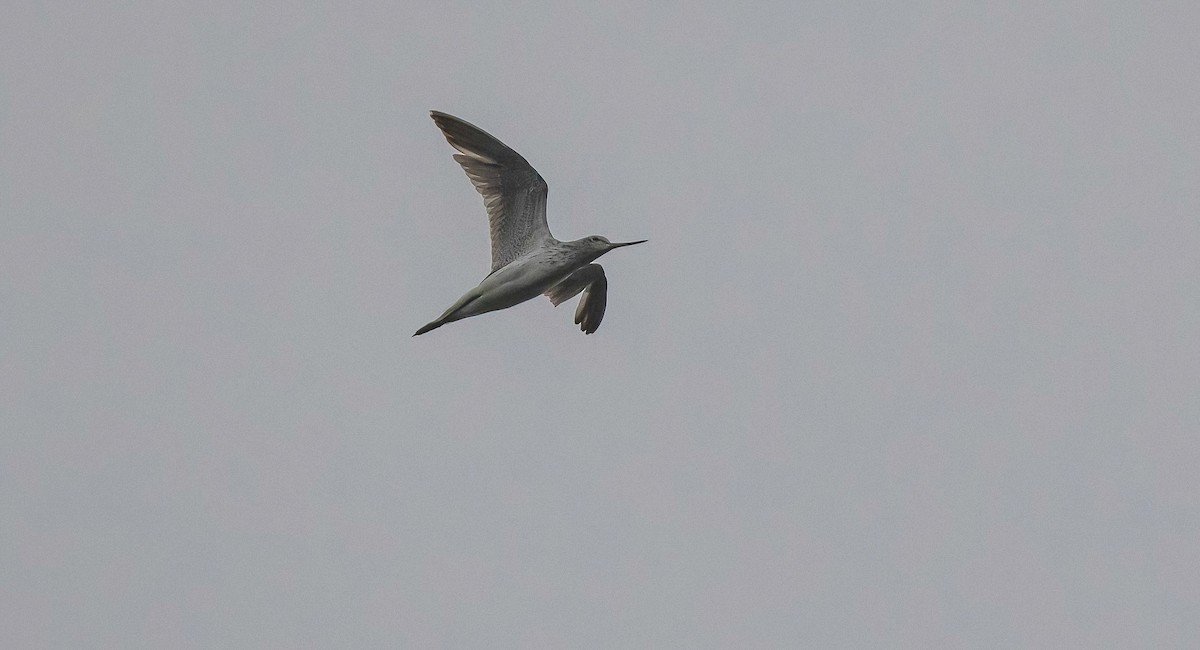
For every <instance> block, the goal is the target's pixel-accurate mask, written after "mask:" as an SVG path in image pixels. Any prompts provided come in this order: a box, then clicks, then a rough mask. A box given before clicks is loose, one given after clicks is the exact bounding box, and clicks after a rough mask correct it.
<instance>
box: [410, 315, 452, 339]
mask: <svg viewBox="0 0 1200 650" xmlns="http://www.w3.org/2000/svg"><path fill="white" fill-rule="evenodd" d="M445 324H446V321H444V320H442V319H440V318H439V319H437V320H435V321H433V322H432V323H429V324H427V325H425V326H424V327H422V328H421V329H419V330H417V333H416V334H413V336H420V335H422V334H424V333H425V332H428V331H430V330H435V329H437V328H439V327H441V326H442V325H445Z"/></svg>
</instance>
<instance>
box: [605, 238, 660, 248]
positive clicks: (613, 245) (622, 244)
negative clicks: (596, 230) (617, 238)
mask: <svg viewBox="0 0 1200 650" xmlns="http://www.w3.org/2000/svg"><path fill="white" fill-rule="evenodd" d="M648 241H650V240H649V239H639V240H637V241H624V242H617V243H610V244H609V245H608V248H609V250H612V249H614V248H620V247H622V246H633V245H634V244H645V243H646V242H648Z"/></svg>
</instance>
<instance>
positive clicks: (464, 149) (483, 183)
mask: <svg viewBox="0 0 1200 650" xmlns="http://www.w3.org/2000/svg"><path fill="white" fill-rule="evenodd" d="M430 115H431V116H432V117H433V122H434V123H435V124H437V126H438V128H439V129H441V130H442V135H444V136H445V137H446V141H447V142H449V143H450V146H452V147H454V149H455V150H457V151H458V152H459V153H456V154H454V160H455V161H457V162H458V164H459V165H461V166H462V168H463V171H464V172H466V173H467V178H469V179H470V180H471V184H472V185H474V186H475V189H476V190H478V191H479V194H480V195H482V196H483V205H484V207H485V208H486V209H487V213H488V222H489V225H490V231H491V241H492V270H493V271H495V270H496V269H499V268H502V267H504V266H505V265H507V264H508V263H509V262H511V261H513V260H514V259H516V258H518V257H520V256H521V255H522V254H524V253H526V252H528V251H529V250H531V249H533V248H535V247H537V246H538V245H539V244H541V243H542V242H543V241H545V240H546V239H548V238H552V236H551V234H550V228H549V227H548V226H547V225H546V195H547V192H548V188H547V186H546V181H545V180H543V179H542V177H541V175H539V174H538V173H537V170H535V169H534V168H533V167H532V166H531V165H530V164H529V162H528V161H526V160H525V159H524V158H522V157H521V154H519V153H517V152H516V151H513V150H512V149H511V148H509V147H508V145H506V144H504V143H503V142H501V141H500V140H498V139H496V138H495V137H493V136H491V135H489V134H488V133H487V132H486V131H484V130H483V129H480V128H479V127H477V126H475V125H473V124H471V123H469V122H466V121H464V120H461V119H459V118H457V117H454V116H453V115H447V114H445V113H442V112H439V111H430Z"/></svg>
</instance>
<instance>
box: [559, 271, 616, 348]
mask: <svg viewBox="0 0 1200 650" xmlns="http://www.w3.org/2000/svg"><path fill="white" fill-rule="evenodd" d="M580 291H582V292H583V297H582V298H580V299H579V306H578V307H576V308H575V324H576V325H579V329H581V330H583V333H584V334H591V333H592V332H595V331H596V329H597V328H599V327H600V321H601V320H602V319H603V318H604V307H605V306H606V305H607V304H608V279H607V278H605V277H604V267H603V266H600V265H599V264H588V265H587V266H585V267H583V268H581V269H579V270H578V271H575V272H574V273H572V274H571V275H568V276H567V277H566V279H565V280H563V281H562V282H559V283H558V284H556V285H554V286H553V287H550V289H549V290H548V291H546V296H547V297H549V298H550V302H552V303H554V306H555V307H557V306H558V305H559V304H560V303H562V302H565V301H567V300H570V299H571V298H573V297H575V295H576V294H578V293H579V292H580Z"/></svg>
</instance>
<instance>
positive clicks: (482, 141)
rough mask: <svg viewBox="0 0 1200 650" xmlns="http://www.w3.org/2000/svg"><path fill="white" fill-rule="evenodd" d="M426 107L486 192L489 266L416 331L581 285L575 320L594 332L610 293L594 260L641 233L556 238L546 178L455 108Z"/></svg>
mask: <svg viewBox="0 0 1200 650" xmlns="http://www.w3.org/2000/svg"><path fill="white" fill-rule="evenodd" d="M429 114H430V115H431V116H432V117H433V122H434V124H437V126H438V128H439V129H441V130H442V135H444V136H446V141H447V142H449V143H450V146H451V147H454V149H455V150H457V151H458V153H456V154H454V160H456V161H458V164H460V165H462V168H463V171H465V172H467V178H470V179H471V182H472V183H474V185H475V189H476V190H479V193H480V194H482V195H483V204H484V207H486V208H487V213H488V222H489V223H490V225H491V235H492V272H491V273H489V274H488V276H487V277H485V278H484V279H483V281H482V282H480V283H479V286H477V287H475V288H474V289H471V290H470V291H468V292H467V293H465V294H463V297H462V298H459V299H458V302H456V303H454V304H453V305H450V308H449V309H447V310H446V311H445V312H444V313H443V314H442V315H441V316H438V317H437V319H436V320H434V321H432V322H430V323H429V324H427V325H425V326H424V327H422V328H421V329H419V330H417V332H416V334H413V336H418V335H420V334H424V333H425V332H428V331H430V330H434V329H437V328H439V327H441V326H442V325H445V324H446V323H452V322H454V321H456V320H462V319H464V318H470V317H471V316H478V315H480V314H485V313H487V312H489V311H496V310H497V309H507V308H509V307H512V306H513V305H516V304H519V303H522V302H525V301H526V300H530V299H532V298H536V297H537V296H539V295H542V294H545V295H546V296H547V297H548V298H550V302H552V303H554V306H555V307H557V306H558V305H559V304H560V303H562V302H565V301H567V300H570V299H571V298H573V297H575V296H576V295H578V294H579V293H583V297H582V298H580V299H579V307H577V308H576V309H575V324H576V325H579V329H581V330H582V331H583V333H584V334H591V333H593V332H595V331H596V328H598V327H600V319H602V318H604V307H605V304H606V302H607V294H608V280H607V279H605V277H604V267H602V266H600V265H599V264H595V263H594V262H595V260H596V258H598V257H600V256H601V255H603V254H605V253H607V252H608V251H610V250H612V249H614V248H620V247H622V246H632V245H634V244H641V243H643V242H645V241H646V240H645V239H643V240H640V241H631V242H620V243H614V242H610V241H608V239H606V238H604V237H601V236H599V235H592V236H591V237H584V238H583V239H576V240H575V241H559V240H557V239H555V238H554V235H551V234H550V228H549V227H548V226H547V225H546V191H547V188H546V181H544V180H542V177H541V176H540V175H539V174H538V173H537V170H535V169H534V168H533V167H532V166H531V165H530V164H529V163H528V162H526V160H525V159H524V158H522V157H521V154H519V153H517V152H515V151H513V150H512V149H510V148H509V147H508V145H506V144H504V143H503V142H501V141H499V140H497V139H496V138H494V137H492V136H491V135H489V134H488V133H487V132H485V131H484V130H483V129H481V128H479V127H477V126H475V125H473V124H470V123H468V122H466V121H464V120H460V119H459V118H457V117H454V116H453V115H447V114H445V113H442V112H439V111H430V112H429Z"/></svg>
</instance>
